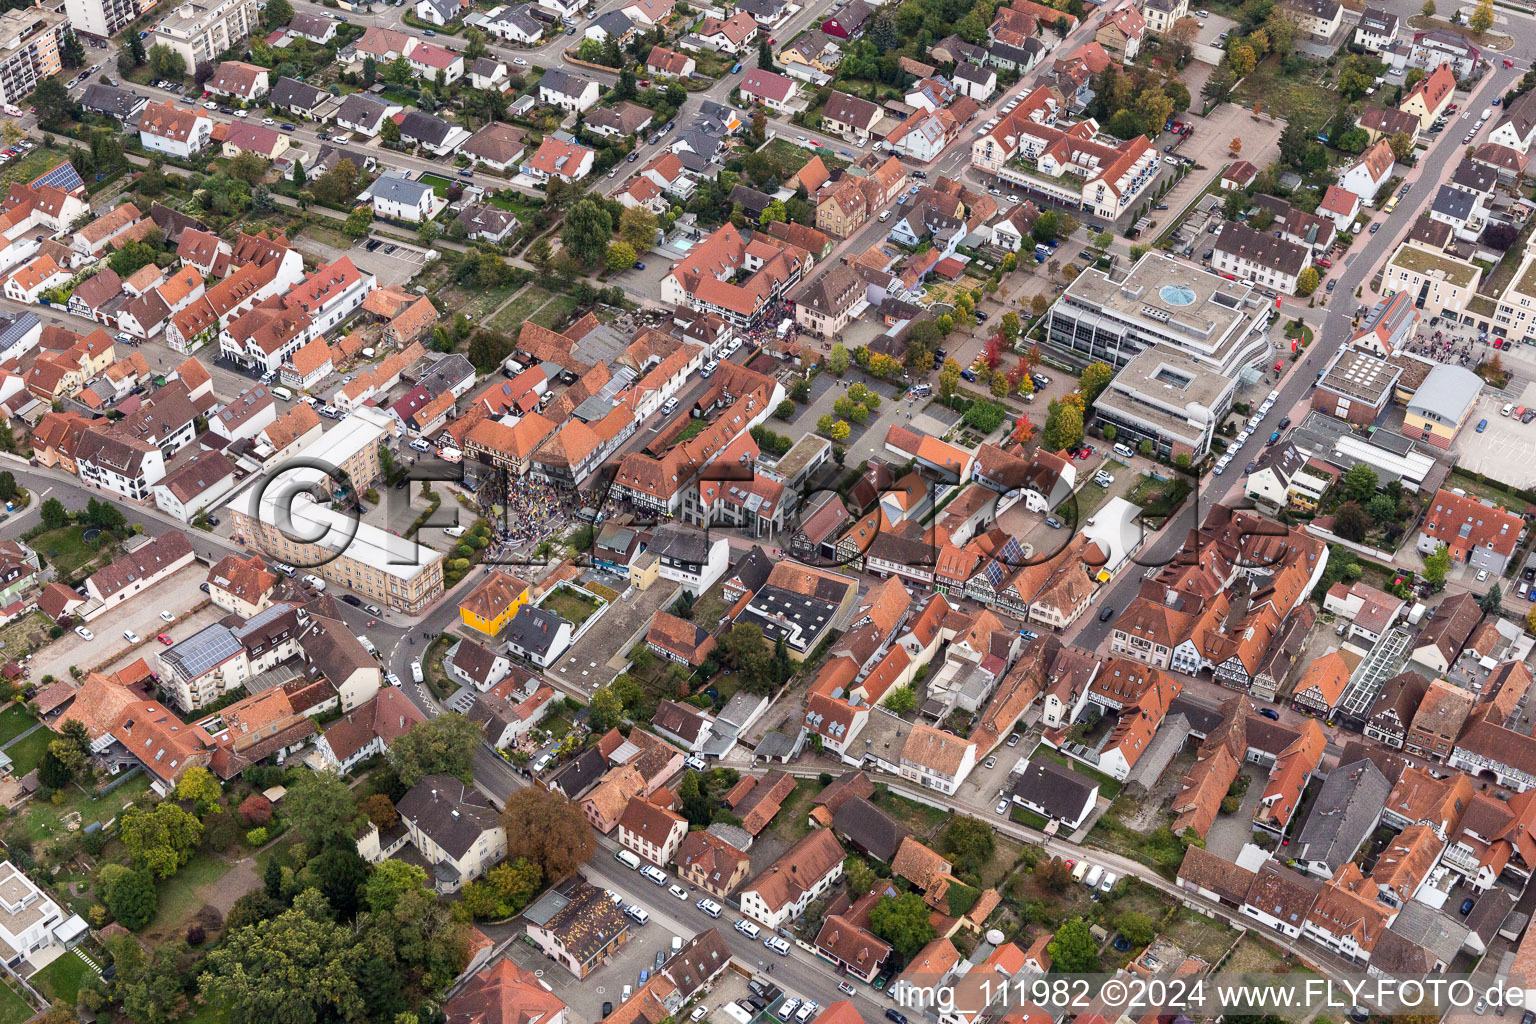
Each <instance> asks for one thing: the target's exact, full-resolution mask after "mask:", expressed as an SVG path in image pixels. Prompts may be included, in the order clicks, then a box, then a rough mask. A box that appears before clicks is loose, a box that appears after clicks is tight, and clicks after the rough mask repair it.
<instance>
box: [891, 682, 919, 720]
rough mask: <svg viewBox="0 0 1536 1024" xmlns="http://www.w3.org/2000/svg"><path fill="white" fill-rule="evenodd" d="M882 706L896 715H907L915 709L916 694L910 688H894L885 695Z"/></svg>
mask: <svg viewBox="0 0 1536 1024" xmlns="http://www.w3.org/2000/svg"><path fill="white" fill-rule="evenodd" d="M884 704H885V706H886V707H888V708H890V709H891V710H892V711H894V712H896V713H897V714H898V715H907V714H910V713H911V712H912V709H913V708H915V707H917V694H916V693H915V692H914V691H913V689H912V687H910V686H894V687H892V688H891V689H890V690H889V691H888V692H887V693H886V695H885V701H884Z"/></svg>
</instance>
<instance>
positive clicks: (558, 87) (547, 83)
mask: <svg viewBox="0 0 1536 1024" xmlns="http://www.w3.org/2000/svg"><path fill="white" fill-rule="evenodd" d="M591 84H592V82H591V80H590V79H586V78H582V77H581V76H580V75H573V74H571V73H570V72H567V71H561V70H560V69H559V68H550V69H549V70H548V71H546V72H544V77H543V78H541V79H539V88H540V89H548V90H549V91H550V92H556V93H559V94H560V95H562V96H580V95H581V93H582V91H583V90H584V89H586V87H587V86H589V85H591Z"/></svg>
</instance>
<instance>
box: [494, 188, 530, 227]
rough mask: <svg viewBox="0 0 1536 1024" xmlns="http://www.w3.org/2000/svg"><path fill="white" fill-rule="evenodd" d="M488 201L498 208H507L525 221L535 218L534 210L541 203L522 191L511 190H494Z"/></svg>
mask: <svg viewBox="0 0 1536 1024" xmlns="http://www.w3.org/2000/svg"><path fill="white" fill-rule="evenodd" d="M487 202H489V203H490V204H491V205H492V206H494V207H496V209H498V210H506V211H507V212H508V213H510V214H512V215H513V216H515V217H516V218H517V219H518V220H519V221H523V222H524V223H526V222H527V221H529V220H532V219H533V214H534V211H536V210H537V209H538V208H539V206H540V205H541V204H540V203H536V202H534V201H533V200H532V199H530V198H529V197H528V196H525V195H523V194H522V193H521V192H513V191H511V190H505V191H501V192H493V193H491V195H490V198H489V199H488V200H487Z"/></svg>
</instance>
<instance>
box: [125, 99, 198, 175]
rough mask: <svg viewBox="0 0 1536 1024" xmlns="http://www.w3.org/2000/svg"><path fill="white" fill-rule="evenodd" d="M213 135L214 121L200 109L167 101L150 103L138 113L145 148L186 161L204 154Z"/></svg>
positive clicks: (141, 139) (140, 138)
mask: <svg viewBox="0 0 1536 1024" xmlns="http://www.w3.org/2000/svg"><path fill="white" fill-rule="evenodd" d="M212 138H213V121H212V120H211V119H210V118H208V117H206V116H204V115H203V113H202V112H200V111H197V110H183V109H181V108H180V107H178V106H176V104H174V103H172V102H170V101H169V100H167V101H166V102H164V103H151V104H149V105H148V106H146V107H145V108H144V112H143V113H142V114H140V115H139V141H140V142H141V143H143V145H144V148H145V149H147V150H150V151H151V152H155V153H164V154H166V155H167V156H173V157H176V158H177V159H179V160H187V159H190V158H191V157H192V155H193V154H195V153H201V152H202V151H203V150H204V149H206V148H207V147H208V142H209V140H210V139H212Z"/></svg>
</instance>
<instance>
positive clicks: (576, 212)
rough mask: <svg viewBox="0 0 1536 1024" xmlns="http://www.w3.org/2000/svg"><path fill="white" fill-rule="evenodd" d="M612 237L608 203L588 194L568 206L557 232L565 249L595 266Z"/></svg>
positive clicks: (589, 264) (582, 260) (611, 221)
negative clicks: (559, 229)
mask: <svg viewBox="0 0 1536 1024" xmlns="http://www.w3.org/2000/svg"><path fill="white" fill-rule="evenodd" d="M612 238H613V218H612V217H610V216H609V214H608V207H607V206H606V205H604V204H603V202H602V201H601V200H599V199H596V198H594V197H592V196H588V197H587V198H585V199H582V200H581V201H580V202H578V203H577V204H576V205H575V206H573V207H571V210H570V212H569V213H567V214H566V216H565V227H564V229H563V230H562V231H561V233H560V241H561V242H562V243H564V245H565V248H566V251H567V252H569V253H570V254H571V255H572V256H574V257H576V258H577V259H578V260H580V261H581V262H583V263H585V264H587V265H588V266H595V265H596V264H597V263H598V262H599V261H600V260H602V258H603V254H604V253H605V252H606V251H607V249H608V243H609V241H610V240H612Z"/></svg>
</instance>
